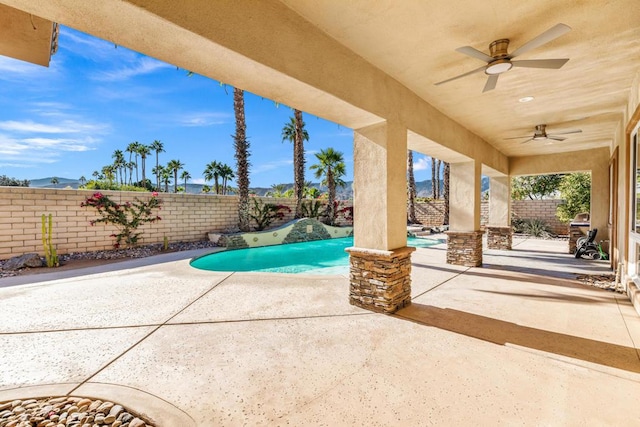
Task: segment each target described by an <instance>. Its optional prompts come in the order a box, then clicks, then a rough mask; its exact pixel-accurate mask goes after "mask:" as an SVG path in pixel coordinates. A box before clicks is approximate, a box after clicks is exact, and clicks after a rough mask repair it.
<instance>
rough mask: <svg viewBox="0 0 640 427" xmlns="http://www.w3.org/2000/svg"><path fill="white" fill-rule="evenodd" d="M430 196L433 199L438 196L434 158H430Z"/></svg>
mask: <svg viewBox="0 0 640 427" xmlns="http://www.w3.org/2000/svg"><path fill="white" fill-rule="evenodd" d="M431 198H432V199H433V200H435V199H437V198H438V192H437V190H436V159H434V158H433V157H432V158H431Z"/></svg>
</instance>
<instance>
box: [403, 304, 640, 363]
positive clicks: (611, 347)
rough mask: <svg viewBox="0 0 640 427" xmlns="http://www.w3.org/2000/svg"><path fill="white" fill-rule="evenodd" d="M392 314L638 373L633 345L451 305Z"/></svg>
mask: <svg viewBox="0 0 640 427" xmlns="http://www.w3.org/2000/svg"><path fill="white" fill-rule="evenodd" d="M393 316H394V317H397V318H401V319H404V320H409V321H412V322H415V323H418V324H420V325H424V326H431V327H434V328H438V329H442V330H445V331H449V332H454V333H456V334H461V335H465V336H468V337H471V338H476V339H479V340H483V341H486V342H490V343H494V344H499V345H505V344H507V343H510V344H515V345H518V346H521V347H526V348H531V349H534V350H540V351H544V352H547V353H553V354H557V355H560V356H566V357H571V358H574V359H579V360H583V361H586V362H591V363H597V364H599V365H603V366H609V367H612V368H617V369H622V370H625V371H629V372H635V373H640V356H639V354H638V351H637V349H635V348H633V347H626V346H622V345H617V344H611V343H608V342H603V341H596V340H591V339H588V338H581V337H576V336H572V335H567V334H562V333H558V332H552V331H546V330H543V329H536V328H530V327H527V326H522V325H518V324H516V323H511V322H505V321H503V320H498V319H493V318H490V317H485V316H480V315H477V314H472V313H467V312H464V311H459V310H454V309H450V308H440V307H434V306H430V305H423V304H416V303H413V304H411V305H410V306H409V307H407V308H404V309H402V310H400V311H398V312H397V313H396V314H394V315H393Z"/></svg>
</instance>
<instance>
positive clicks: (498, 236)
mask: <svg viewBox="0 0 640 427" xmlns="http://www.w3.org/2000/svg"><path fill="white" fill-rule="evenodd" d="M489 188H490V192H489V221H488V224H487V247H488V248H489V249H504V250H511V247H512V235H513V231H512V230H511V180H510V179H509V177H508V176H500V177H491V178H490V185H489Z"/></svg>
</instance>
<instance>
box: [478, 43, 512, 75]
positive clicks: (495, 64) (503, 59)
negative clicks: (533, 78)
mask: <svg viewBox="0 0 640 427" xmlns="http://www.w3.org/2000/svg"><path fill="white" fill-rule="evenodd" d="M508 48H509V39H500V40H496V41H494V42H493V43H491V44H490V45H489V52H490V53H491V56H492V57H493V58H495V60H493V61H491V62H490V63H489V65H487V68H486V69H485V70H484V73H485V74H488V75H490V76H491V75H495V74H502V73H504V72H506V71H509V70H510V69H511V67H513V64H512V63H511V59H510V58H509V53H508V51H507V49H508Z"/></svg>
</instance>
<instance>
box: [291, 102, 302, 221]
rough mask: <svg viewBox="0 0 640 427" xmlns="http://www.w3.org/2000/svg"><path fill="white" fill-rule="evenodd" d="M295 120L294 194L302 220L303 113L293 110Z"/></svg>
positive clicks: (296, 213)
mask: <svg viewBox="0 0 640 427" xmlns="http://www.w3.org/2000/svg"><path fill="white" fill-rule="evenodd" d="M293 117H294V119H295V126H296V132H295V135H294V136H295V139H294V141H293V164H294V177H293V180H294V184H293V193H294V194H295V198H296V211H295V218H302V197H303V192H304V135H303V133H302V132H303V129H304V122H303V121H302V111H300V110H293Z"/></svg>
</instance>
